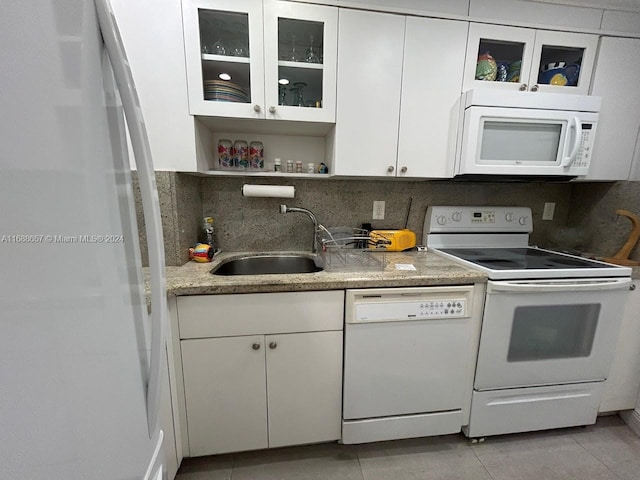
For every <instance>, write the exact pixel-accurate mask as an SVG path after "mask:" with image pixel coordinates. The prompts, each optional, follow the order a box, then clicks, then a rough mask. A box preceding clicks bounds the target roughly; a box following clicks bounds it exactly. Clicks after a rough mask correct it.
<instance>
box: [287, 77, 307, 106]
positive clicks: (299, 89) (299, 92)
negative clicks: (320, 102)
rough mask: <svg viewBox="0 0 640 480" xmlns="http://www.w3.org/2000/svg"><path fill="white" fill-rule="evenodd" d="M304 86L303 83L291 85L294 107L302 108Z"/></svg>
mask: <svg viewBox="0 0 640 480" xmlns="http://www.w3.org/2000/svg"><path fill="white" fill-rule="evenodd" d="M306 86H307V84H306V83H304V82H296V83H294V84H293V88H292V89H291V91H292V92H294V93H295V96H296V99H295V101H294V102H293V104H294V105H296V106H298V107H304V87H306Z"/></svg>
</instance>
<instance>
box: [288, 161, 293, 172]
mask: <svg viewBox="0 0 640 480" xmlns="http://www.w3.org/2000/svg"><path fill="white" fill-rule="evenodd" d="M287 173H293V160H287Z"/></svg>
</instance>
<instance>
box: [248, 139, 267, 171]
mask: <svg viewBox="0 0 640 480" xmlns="http://www.w3.org/2000/svg"><path fill="white" fill-rule="evenodd" d="M249 166H250V167H251V168H253V169H258V170H262V169H263V168H264V145H263V144H262V142H258V141H253V142H251V143H250V144H249Z"/></svg>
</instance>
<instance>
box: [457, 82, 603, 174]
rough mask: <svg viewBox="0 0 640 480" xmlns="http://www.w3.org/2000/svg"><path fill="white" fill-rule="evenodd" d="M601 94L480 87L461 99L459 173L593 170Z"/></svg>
mask: <svg viewBox="0 0 640 480" xmlns="http://www.w3.org/2000/svg"><path fill="white" fill-rule="evenodd" d="M600 104H601V98H600V97H592V96H582V95H568V94H555V93H540V92H503V91H493V90H490V89H475V90H469V91H467V92H465V93H463V95H462V97H461V99H460V117H459V118H460V122H459V124H458V131H457V141H456V150H455V152H456V153H455V175H456V176H475V175H499V176H506V177H513V176H522V175H527V176H532V177H552V176H557V177H576V176H580V175H586V174H587V173H588V172H589V165H590V163H591V153H592V151H593V142H594V138H595V133H596V127H597V125H598V112H599V111H600Z"/></svg>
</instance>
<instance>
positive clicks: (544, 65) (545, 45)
mask: <svg viewBox="0 0 640 480" xmlns="http://www.w3.org/2000/svg"><path fill="white" fill-rule="evenodd" d="M597 48H598V36H597V35H588V34H577V33H564V32H551V31H547V30H538V31H537V32H536V44H535V48H534V57H533V65H535V66H536V69H535V70H534V71H532V72H531V78H530V79H529V85H538V88H539V90H540V91H541V92H548V93H554V92H557V91H558V87H566V88H562V89H561V90H562V92H563V93H574V94H580V95H588V94H589V83H590V81H591V73H592V72H593V66H594V63H595V58H596V49H597Z"/></svg>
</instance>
